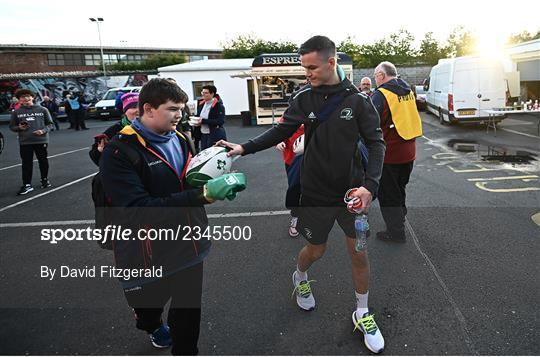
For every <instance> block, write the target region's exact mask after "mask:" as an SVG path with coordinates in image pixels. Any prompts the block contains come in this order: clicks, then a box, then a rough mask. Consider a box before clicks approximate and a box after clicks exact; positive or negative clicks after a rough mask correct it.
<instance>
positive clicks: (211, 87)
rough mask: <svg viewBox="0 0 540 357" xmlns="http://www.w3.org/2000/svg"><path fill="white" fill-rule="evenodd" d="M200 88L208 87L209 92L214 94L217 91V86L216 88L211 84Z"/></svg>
mask: <svg viewBox="0 0 540 357" xmlns="http://www.w3.org/2000/svg"><path fill="white" fill-rule="evenodd" d="M202 89H208V91H209V92H210V93H211V94H216V93H217V88H216V86H213V85H208V86H203V87H202Z"/></svg>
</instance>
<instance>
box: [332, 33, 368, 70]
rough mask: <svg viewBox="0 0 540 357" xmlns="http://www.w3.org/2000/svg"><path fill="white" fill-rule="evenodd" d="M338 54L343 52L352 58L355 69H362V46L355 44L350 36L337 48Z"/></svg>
mask: <svg viewBox="0 0 540 357" xmlns="http://www.w3.org/2000/svg"><path fill="white" fill-rule="evenodd" d="M337 50H338V52H343V53H346V54H348V55H349V56H351V59H352V61H353V65H354V66H355V67H361V66H362V64H363V62H362V53H361V46H360V45H358V44H356V43H354V42H353V40H352V38H351V37H350V36H347V38H346V39H345V40H343V41H341V43H340V44H339V45H338V46H337Z"/></svg>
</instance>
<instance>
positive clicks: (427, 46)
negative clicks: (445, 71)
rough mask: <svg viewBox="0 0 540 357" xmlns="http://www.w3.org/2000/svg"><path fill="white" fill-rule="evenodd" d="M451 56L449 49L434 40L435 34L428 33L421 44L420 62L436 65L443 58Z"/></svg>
mask: <svg viewBox="0 0 540 357" xmlns="http://www.w3.org/2000/svg"><path fill="white" fill-rule="evenodd" d="M448 56H449V48H448V47H446V46H443V45H441V44H440V43H439V42H438V41H437V40H436V39H434V38H433V32H428V33H426V34H425V35H424V39H422V42H420V51H419V55H418V60H419V61H421V62H422V63H424V64H428V65H432V66H433V65H436V64H437V63H438V62H439V59H441V58H447V57H448Z"/></svg>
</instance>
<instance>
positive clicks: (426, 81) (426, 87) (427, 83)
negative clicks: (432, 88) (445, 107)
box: [422, 77, 429, 92]
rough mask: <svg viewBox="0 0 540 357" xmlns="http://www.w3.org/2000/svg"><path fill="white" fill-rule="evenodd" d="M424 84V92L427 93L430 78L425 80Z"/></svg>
mask: <svg viewBox="0 0 540 357" xmlns="http://www.w3.org/2000/svg"><path fill="white" fill-rule="evenodd" d="M422 84H423V85H424V90H425V91H426V92H427V91H428V89H429V77H428V78H426V79H424V82H422Z"/></svg>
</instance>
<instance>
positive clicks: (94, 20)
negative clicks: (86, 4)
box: [90, 17, 107, 77]
mask: <svg viewBox="0 0 540 357" xmlns="http://www.w3.org/2000/svg"><path fill="white" fill-rule="evenodd" d="M90 21H92V22H95V23H96V24H97V31H98V37H99V49H100V51H101V65H102V66H103V76H104V77H107V72H106V71H105V59H104V56H103V45H102V44H101V31H100V29H99V23H100V22H103V17H96V18H94V17H90Z"/></svg>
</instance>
